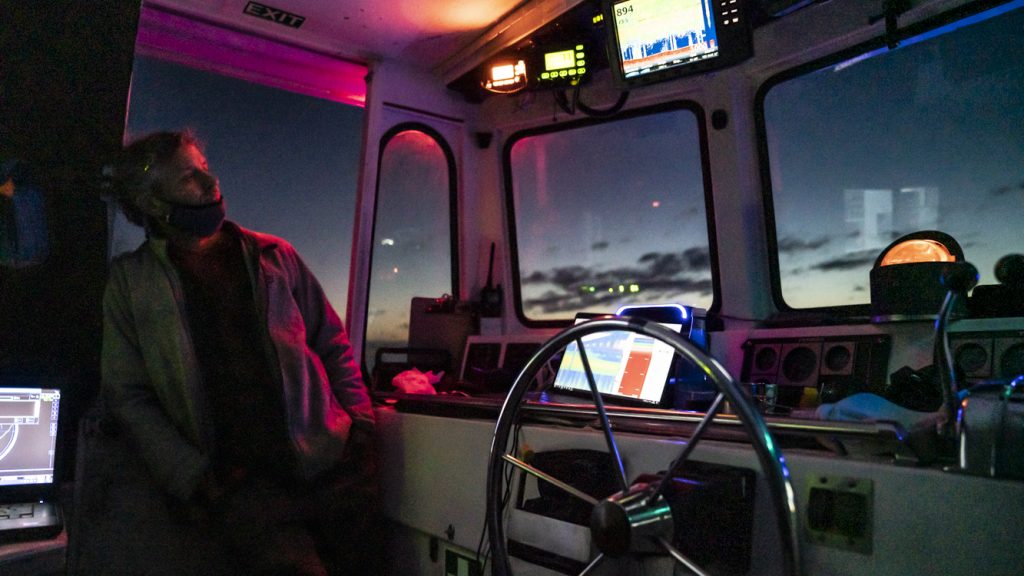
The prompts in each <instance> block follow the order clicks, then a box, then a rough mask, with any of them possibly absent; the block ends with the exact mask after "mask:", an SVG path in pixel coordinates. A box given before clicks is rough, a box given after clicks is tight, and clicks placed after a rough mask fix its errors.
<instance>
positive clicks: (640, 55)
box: [612, 0, 718, 78]
mask: <svg viewBox="0 0 1024 576" xmlns="http://www.w3.org/2000/svg"><path fill="white" fill-rule="evenodd" d="M711 1H712V0H626V1H624V2H616V3H614V4H613V6H612V13H613V15H614V18H615V34H616V40H617V44H618V50H619V58H620V62H621V66H622V70H621V72H622V75H623V76H624V77H625V78H631V77H636V76H640V75H644V74H648V73H651V72H656V71H658V70H662V69H666V68H673V67H677V66H683V65H686V64H689V63H691V62H694V61H697V60H703V59H706V58H713V57H716V56H718V36H717V34H716V32H715V20H714V14H713V13H712V11H711V6H710V2H711Z"/></svg>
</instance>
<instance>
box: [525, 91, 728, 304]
mask: <svg viewBox="0 0 1024 576" xmlns="http://www.w3.org/2000/svg"><path fill="white" fill-rule="evenodd" d="M701 126H702V123H701V122H700V120H699V118H698V115H697V112H696V111H695V110H693V109H690V108H684V107H674V108H671V109H660V110H659V111H656V112H650V113H645V114H640V115H633V116H629V117H626V118H624V119H618V120H615V121H610V122H602V123H594V122H584V123H581V124H577V125H574V126H572V127H571V128H569V129H559V130H557V131H550V130H545V131H533V132H525V133H521V134H518V135H515V136H514V137H513V138H512V139H511V140H510V142H509V144H508V145H507V147H506V153H507V162H508V163H509V170H508V173H509V175H510V181H509V190H510V213H511V217H512V219H513V232H514V240H515V245H514V247H515V254H514V258H515V259H516V272H517V273H518V286H517V287H516V299H517V301H516V304H517V307H518V310H519V311H520V313H521V315H522V316H523V318H524V320H526V321H530V322H536V321H552V320H558V319H567V318H572V316H573V315H574V314H575V313H576V312H584V311H586V312H615V311H616V310H617V309H618V308H619V307H620V306H622V305H624V304H654V303H679V304H688V305H693V306H699V307H703V308H708V307H710V306H711V304H712V302H713V295H714V286H713V284H712V273H711V270H712V268H711V262H712V258H711V254H710V248H709V246H710V243H709V234H708V232H709V230H708V220H709V218H708V208H707V206H706V203H705V199H706V197H707V195H706V186H707V183H706V178H705V174H704V170H703V161H704V160H703V157H702V154H701V150H702V144H701V138H702V132H701Z"/></svg>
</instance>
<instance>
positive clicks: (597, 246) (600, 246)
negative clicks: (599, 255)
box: [590, 240, 608, 252]
mask: <svg viewBox="0 0 1024 576" xmlns="http://www.w3.org/2000/svg"><path fill="white" fill-rule="evenodd" d="M590 249H591V250H593V251H594V252H599V251H601V250H607V249H608V242H605V241H603V240H602V241H601V242H594V243H593V244H591V245H590Z"/></svg>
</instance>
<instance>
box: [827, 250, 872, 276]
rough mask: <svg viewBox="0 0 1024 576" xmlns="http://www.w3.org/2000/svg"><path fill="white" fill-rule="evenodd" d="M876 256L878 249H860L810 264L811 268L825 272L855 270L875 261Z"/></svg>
mask: <svg viewBox="0 0 1024 576" xmlns="http://www.w3.org/2000/svg"><path fill="white" fill-rule="evenodd" d="M877 257H878V250H874V249H872V250H861V251H859V252H850V253H849V254H841V255H840V256H838V257H836V258H832V259H831V260H825V261H824V262H819V263H817V264H813V265H812V266H811V269H812V270H822V271H825V272H836V271H842V270H856V269H857V268H863V267H864V266H867V265H871V264H874V263H875V258H877Z"/></svg>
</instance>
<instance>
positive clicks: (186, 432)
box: [101, 222, 374, 500]
mask: <svg viewBox="0 0 1024 576" xmlns="http://www.w3.org/2000/svg"><path fill="white" fill-rule="evenodd" d="M224 226H225V227H228V228H230V229H231V230H233V231H235V232H237V233H238V235H239V236H240V237H241V239H242V248H243V250H242V251H243V254H244V255H245V259H246V267H247V269H248V271H249V277H250V280H251V281H252V286H253V288H254V290H255V302H256V303H257V306H258V307H259V308H260V309H259V314H260V317H261V318H262V319H264V320H265V324H264V327H265V330H264V331H263V333H262V334H259V335H249V334H239V335H238V337H239V338H249V339H251V340H252V343H253V345H254V346H261V345H262V346H263V347H264V350H265V351H266V353H267V354H268V359H269V365H270V366H275V367H278V368H279V370H278V375H279V376H280V380H279V383H280V384H281V389H282V391H283V396H284V397H283V404H284V409H285V419H286V423H287V426H288V431H289V434H290V437H291V438H290V439H291V442H292V445H293V447H294V450H295V453H296V455H297V456H298V458H297V460H298V462H299V466H300V468H301V470H300V473H301V475H302V476H303V477H304V478H305V479H312V478H314V477H316V476H317V475H318V474H319V473H321V472H323V471H325V470H327V469H329V468H331V467H333V466H335V465H337V464H338V463H339V461H340V460H341V457H342V454H343V452H344V451H345V447H346V443H347V441H348V439H349V434H350V431H351V429H352V427H353V425H355V426H357V427H363V428H366V429H369V430H372V427H373V423H374V420H373V410H372V405H371V402H370V398H369V394H368V392H367V390H366V387H365V386H364V384H363V382H362V377H361V375H360V372H359V368H358V367H357V365H356V362H355V359H354V354H353V351H352V346H351V344H350V343H349V340H348V336H347V335H346V333H345V329H344V327H343V326H342V323H341V320H340V318H338V315H337V314H336V313H335V312H334V310H333V309H332V308H331V305H330V303H329V302H328V301H327V298H326V297H325V295H324V293H323V289H322V288H321V287H320V284H319V283H318V282H317V280H316V278H314V276H313V274H312V273H311V272H310V271H309V269H308V268H307V267H306V265H305V264H304V263H303V262H302V260H301V259H300V258H299V255H298V253H297V252H296V251H295V249H294V248H293V247H292V246H291V245H290V244H289V243H287V242H286V241H284V240H282V239H280V238H276V237H273V236H269V235H266V234H260V233H256V232H252V231H249V230H245V229H243V228H241V227H240V226H237V225H236V224H234V223H231V222H225V223H224ZM103 314H104V322H103V356H102V367H101V371H102V394H103V400H104V402H105V403H106V406H107V408H108V409H109V410H110V411H111V413H112V414H113V416H114V417H115V418H116V420H117V421H118V422H119V423H120V424H121V426H122V429H123V430H125V432H126V433H127V435H128V436H129V438H131V439H132V440H133V441H134V443H135V445H136V446H138V449H139V450H140V451H141V453H142V457H143V459H144V461H145V462H146V464H147V467H148V468H149V470H150V472H151V473H152V474H153V476H154V478H155V479H156V480H157V482H158V483H160V485H161V486H163V487H164V489H165V490H167V492H168V493H170V494H172V495H174V496H176V497H177V498H179V499H181V500H187V499H188V498H190V497H191V496H192V495H193V493H194V492H195V490H196V488H197V486H198V485H199V482H200V481H201V480H202V478H203V476H204V475H205V474H206V472H207V469H208V468H209V466H210V461H209V458H208V454H209V453H210V452H211V448H212V431H213V424H212V422H211V420H210V415H209V414H208V413H207V411H206V410H204V408H203V401H204V395H203V390H202V382H201V377H200V369H199V364H198V360H197V358H196V354H195V352H194V350H193V348H192V345H191V342H190V334H189V327H188V320H187V316H186V314H185V311H184V309H183V297H182V287H181V280H180V278H179V276H178V274H177V271H176V269H175V268H174V265H173V264H172V263H171V261H170V259H169V258H168V255H167V242H166V240H163V239H160V238H150V239H149V240H147V241H146V242H145V243H143V245H142V246H140V247H139V248H138V249H137V250H136V251H134V252H132V253H130V254H125V255H122V256H119V257H118V258H116V259H115V260H114V261H113V262H112V264H111V270H110V277H109V279H108V282H107V288H106V292H105V294H104V298H103Z"/></svg>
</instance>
